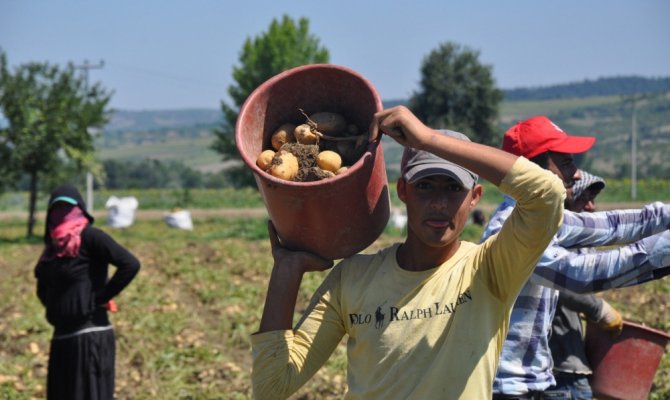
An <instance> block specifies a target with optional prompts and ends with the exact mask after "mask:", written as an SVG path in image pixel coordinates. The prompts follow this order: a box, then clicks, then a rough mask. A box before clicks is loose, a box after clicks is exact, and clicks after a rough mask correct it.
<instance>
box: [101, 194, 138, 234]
mask: <svg viewBox="0 0 670 400" xmlns="http://www.w3.org/2000/svg"><path fill="white" fill-rule="evenodd" d="M138 205H139V203H138V202H137V199H136V198H135V197H132V196H130V197H116V196H111V197H110V198H109V199H107V202H106V203H105V208H106V209H107V225H109V226H111V227H113V228H127V227H129V226H130V225H132V224H133V222H134V221H135V210H137V206H138Z"/></svg>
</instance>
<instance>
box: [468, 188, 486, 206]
mask: <svg viewBox="0 0 670 400" xmlns="http://www.w3.org/2000/svg"><path fill="white" fill-rule="evenodd" d="M483 195H484V186H482V185H480V184H476V185H475V187H473V188H472V195H471V197H472V198H471V199H470V208H471V209H472V208H475V207H476V206H477V204H479V201H480V200H481V199H482V196H483Z"/></svg>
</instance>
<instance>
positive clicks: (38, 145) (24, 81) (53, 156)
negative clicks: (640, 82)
mask: <svg viewBox="0 0 670 400" xmlns="http://www.w3.org/2000/svg"><path fill="white" fill-rule="evenodd" d="M110 98H111V94H108V93H107V92H106V91H105V90H104V89H103V88H102V87H101V86H100V84H99V83H96V84H95V85H92V86H90V87H88V85H87V82H86V81H85V78H84V77H83V76H77V74H76V73H75V67H74V65H72V64H68V65H67V67H65V68H59V67H58V66H52V65H49V64H48V63H27V64H24V65H21V66H18V67H16V68H15V69H14V71H13V72H11V71H10V70H9V68H8V66H7V57H6V55H5V53H4V52H2V53H0V112H1V113H2V114H3V115H4V118H5V119H6V124H4V125H2V126H0V165H2V166H4V167H3V168H4V170H3V171H0V172H2V174H3V176H5V177H6V178H5V181H4V182H0V184H3V183H4V184H5V185H6V186H14V185H15V184H16V182H18V180H19V179H20V178H21V177H22V176H27V177H28V180H29V182H30V189H29V191H30V202H29V215H28V236H31V235H32V234H33V227H34V224H35V203H36V199H37V192H38V189H40V187H41V183H45V184H46V185H45V186H49V185H54V184H56V183H57V182H56V181H57V180H59V179H61V178H63V175H64V171H72V170H73V169H74V170H80V171H81V170H83V169H87V170H91V171H93V172H94V173H97V174H99V172H100V171H101V168H100V165H99V164H98V163H97V162H96V161H95V159H94V147H93V137H92V135H91V134H90V133H89V132H91V130H92V129H95V128H101V127H103V126H104V125H105V124H106V123H107V121H108V119H109V113H110V112H111V111H110V110H108V109H107V104H108V103H109V100H110ZM5 125H6V126H5ZM5 174H6V175H5ZM6 186H3V187H6ZM45 189H50V188H49V187H46V188H45Z"/></svg>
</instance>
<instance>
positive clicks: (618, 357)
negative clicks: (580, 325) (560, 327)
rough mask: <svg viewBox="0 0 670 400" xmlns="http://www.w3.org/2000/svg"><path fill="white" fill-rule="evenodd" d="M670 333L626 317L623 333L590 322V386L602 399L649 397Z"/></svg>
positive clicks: (587, 339) (588, 328)
mask: <svg viewBox="0 0 670 400" xmlns="http://www.w3.org/2000/svg"><path fill="white" fill-rule="evenodd" d="M668 340H670V335H669V334H667V333H665V332H662V331H658V330H655V329H651V328H648V327H646V326H642V325H638V324H634V323H631V322H627V321H624V325H623V331H622V332H621V335H619V336H615V335H613V334H612V332H609V331H604V330H602V329H601V328H599V327H598V325H597V324H593V323H587V325H586V335H585V345H586V355H587V357H588V359H589V363H590V364H591V368H592V369H593V375H592V377H591V388H592V389H593V394H594V396H595V397H597V398H599V399H626V400H636V399H646V398H647V397H648V396H649V391H650V390H651V385H652V384H653V382H654V375H656V370H657V369H658V365H659V364H660V362H661V357H663V353H664V352H665V345H666V344H667V342H668Z"/></svg>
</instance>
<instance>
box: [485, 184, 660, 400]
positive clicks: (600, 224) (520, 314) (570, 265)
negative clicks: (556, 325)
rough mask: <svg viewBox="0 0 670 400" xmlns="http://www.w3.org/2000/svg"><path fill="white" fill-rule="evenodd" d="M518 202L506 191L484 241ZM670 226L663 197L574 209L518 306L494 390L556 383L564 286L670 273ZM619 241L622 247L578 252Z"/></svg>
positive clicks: (597, 287)
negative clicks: (638, 204)
mask: <svg viewBox="0 0 670 400" xmlns="http://www.w3.org/2000/svg"><path fill="white" fill-rule="evenodd" d="M514 205H515V202H514V200H513V199H512V198H511V197H508V196H505V199H504V201H503V203H501V204H500V206H498V208H497V210H496V211H495V213H494V214H493V216H492V217H491V220H490V222H489V224H488V225H487V227H486V229H485V231H484V233H483V235H482V241H484V240H485V239H486V238H488V237H489V236H491V235H493V234H495V233H497V232H498V231H499V230H500V228H501V227H502V225H503V223H504V222H505V220H506V219H507V218H508V217H509V215H510V214H511V212H512V209H513V208H514ZM669 227H670V205H666V204H663V203H660V202H656V203H653V204H649V205H647V206H645V207H644V208H642V209H636V210H617V211H603V212H595V213H574V212H571V211H567V210H566V211H565V212H564V217H563V224H562V225H561V227H560V228H559V230H558V232H557V233H556V235H555V236H554V239H553V240H552V242H551V244H550V245H549V247H548V248H547V250H546V251H545V252H544V254H543V255H542V258H541V259H540V261H539V262H538V264H537V266H536V267H535V270H534V271H533V274H532V275H531V277H530V279H529V280H528V282H526V284H525V285H524V287H523V289H522V290H521V293H520V294H519V297H518V298H517V300H516V303H515V304H514V308H513V310H512V316H511V319H510V330H509V333H508V335H507V338H506V339H505V343H504V345H503V351H502V354H501V358H500V364H499V366H498V371H497V375H496V378H495V380H494V383H493V392H494V393H503V394H507V395H520V394H524V393H528V392H530V391H544V390H545V389H547V388H548V387H549V386H551V385H553V384H555V380H554V377H553V375H552V372H551V371H552V368H553V361H552V358H551V352H550V350H549V335H550V330H551V323H552V320H553V317H554V311H555V310H556V302H557V300H558V291H557V290H556V289H567V290H570V291H572V292H575V293H594V292H599V291H603V290H607V289H612V288H621V287H626V286H633V285H638V284H640V283H644V282H647V281H650V280H653V279H658V278H660V277H663V276H665V275H667V274H670V231H668V228H669ZM615 244H616V245H622V246H620V247H617V248H610V249H606V250H600V251H592V252H577V251H574V250H575V249H578V248H583V247H597V246H606V245H615Z"/></svg>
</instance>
